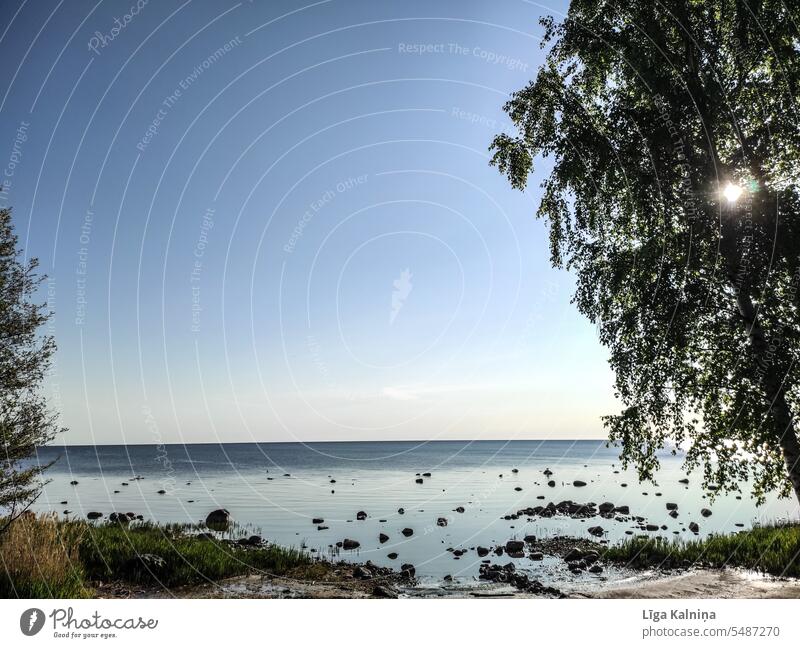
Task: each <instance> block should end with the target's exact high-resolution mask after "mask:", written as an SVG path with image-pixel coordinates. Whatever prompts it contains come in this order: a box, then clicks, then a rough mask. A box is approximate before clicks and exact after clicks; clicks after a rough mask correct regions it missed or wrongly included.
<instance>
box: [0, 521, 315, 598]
mask: <svg viewBox="0 0 800 648" xmlns="http://www.w3.org/2000/svg"><path fill="white" fill-rule="evenodd" d="M0 522H1V520H0ZM195 530H196V529H195V527H192V526H190V525H177V524H167V525H159V524H153V523H149V522H143V523H131V524H119V523H111V522H109V523H106V524H101V525H94V524H89V523H87V522H84V521H79V520H59V519H58V518H56V517H55V516H52V515H46V516H39V517H37V516H35V515H25V516H23V517H21V518H19V519H17V520H15V521H14V522H13V523H12V524H11V526H10V527H9V528H8V530H7V531H6V532H5V533H4V534H3V535H2V536H0V597H2V598H19V597H21V598H81V597H86V596H91V595H92V593H93V592H92V583H96V582H99V581H102V582H119V583H125V584H129V585H141V586H162V587H166V588H173V587H177V586H183V585H197V584H203V583H213V582H216V581H218V580H221V579H224V578H230V577H233V576H240V575H243V574H252V573H264V574H274V575H286V574H291V575H292V576H293V577H300V578H302V577H303V575H304V574H306V573H307V574H310V575H312V576H313V575H316V574H318V573H319V572H320V563H316V562H314V561H312V559H311V558H310V557H309V556H308V554H306V553H305V552H302V551H299V550H297V549H292V548H284V547H278V546H275V545H266V546H257V547H244V546H241V545H238V544H235V543H233V542H231V541H229V540H223V539H218V538H216V539H215V538H213V537H212V538H201V537H198V536H197V535H195V534H194V531H195ZM325 570H326V568H324V569H323V570H322V571H325Z"/></svg>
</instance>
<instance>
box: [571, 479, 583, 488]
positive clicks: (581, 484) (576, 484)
mask: <svg viewBox="0 0 800 648" xmlns="http://www.w3.org/2000/svg"><path fill="white" fill-rule="evenodd" d="M572 485H573V486H578V487H581V486H586V482H585V481H581V480H580V479H576V480H575V481H574V482H572Z"/></svg>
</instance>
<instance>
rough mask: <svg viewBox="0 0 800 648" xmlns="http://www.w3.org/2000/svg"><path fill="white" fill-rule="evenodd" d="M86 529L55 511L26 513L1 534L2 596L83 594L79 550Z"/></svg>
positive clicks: (0, 567) (0, 586)
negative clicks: (43, 513)
mask: <svg viewBox="0 0 800 648" xmlns="http://www.w3.org/2000/svg"><path fill="white" fill-rule="evenodd" d="M84 531H85V529H83V528H81V527H80V526H78V525H66V524H63V523H62V522H60V521H59V520H58V519H56V517H55V516H54V515H45V516H41V517H36V516H34V515H23V516H22V517H20V518H18V519H17V520H15V521H14V523H13V524H11V526H10V527H9V528H8V529H7V530H6V532H5V533H4V534H3V536H2V537H0V597H2V598H84V597H86V596H89V595H90V591H89V589H88V588H86V587H85V585H84V578H85V573H84V570H83V567H82V565H81V562H80V559H79V557H78V550H79V547H80V544H81V541H82V534H83V532H84Z"/></svg>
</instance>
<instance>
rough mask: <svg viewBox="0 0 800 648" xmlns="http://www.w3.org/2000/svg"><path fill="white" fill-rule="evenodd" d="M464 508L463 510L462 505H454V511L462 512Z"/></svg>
mask: <svg viewBox="0 0 800 648" xmlns="http://www.w3.org/2000/svg"><path fill="white" fill-rule="evenodd" d="M464 510H465V509H464V507H463V506H456V508H455V511H456V513H463V512H464Z"/></svg>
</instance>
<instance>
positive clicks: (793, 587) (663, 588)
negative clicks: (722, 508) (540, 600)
mask: <svg viewBox="0 0 800 648" xmlns="http://www.w3.org/2000/svg"><path fill="white" fill-rule="evenodd" d="M570 597H571V598H590V599H676V598H677V599H720V598H722V599H768V598H774V599H778V598H781V599H784V598H785V599H796V598H800V579H797V578H778V577H775V576H769V575H762V574H756V573H754V572H751V571H747V570H743V569H726V568H718V569H698V570H690V571H686V572H684V573H682V574H675V575H661V576H655V577H653V578H643V579H641V580H638V581H636V582H633V583H616V584H611V585H609V586H608V587H606V588H603V589H601V590H598V591H593V592H590V593H583V594H572V595H571V596H570Z"/></svg>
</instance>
